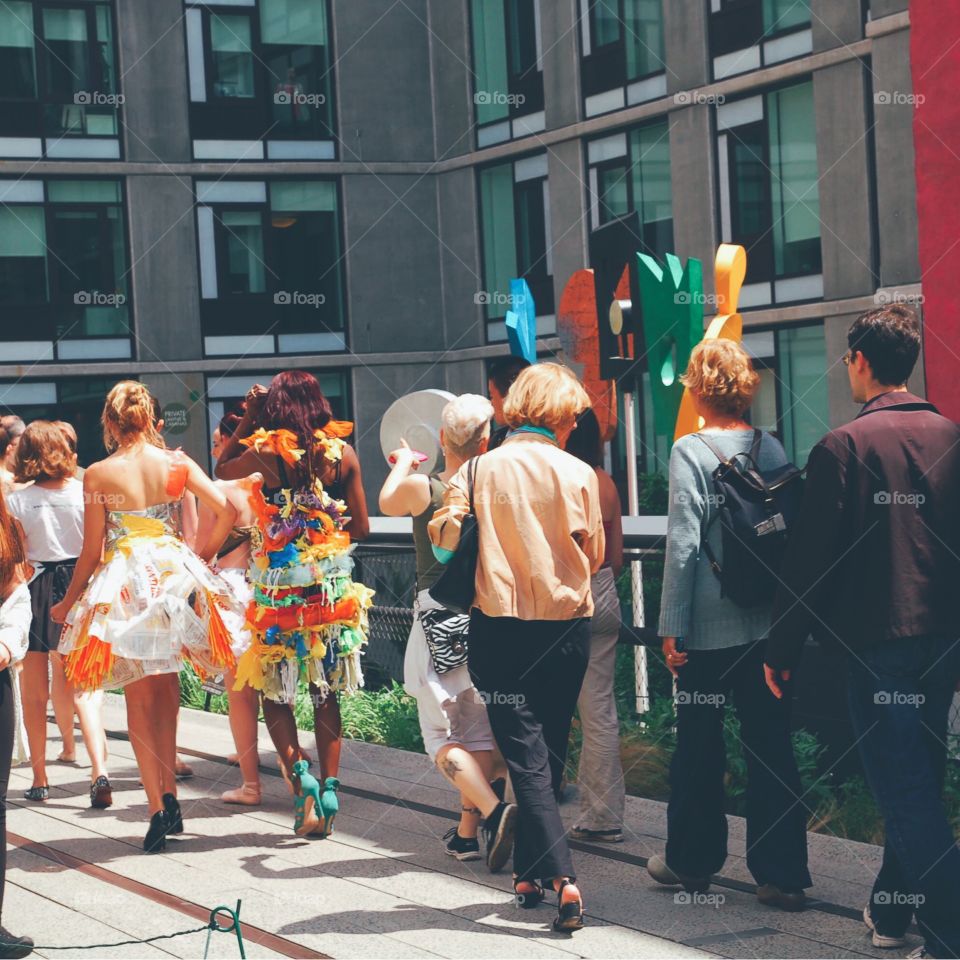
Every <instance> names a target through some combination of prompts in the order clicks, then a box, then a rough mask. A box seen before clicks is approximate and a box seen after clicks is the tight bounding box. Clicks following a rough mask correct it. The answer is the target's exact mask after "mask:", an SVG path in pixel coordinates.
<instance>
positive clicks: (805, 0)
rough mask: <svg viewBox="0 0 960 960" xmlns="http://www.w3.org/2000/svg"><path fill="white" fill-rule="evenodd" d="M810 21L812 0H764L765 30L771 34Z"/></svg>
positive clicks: (801, 25)
mask: <svg viewBox="0 0 960 960" xmlns="http://www.w3.org/2000/svg"><path fill="white" fill-rule="evenodd" d="M809 23H810V0H763V32H764V33H765V34H766V35H767V36H770V35H771V34H774V33H781V32H783V31H784V30H791V29H794V28H796V27H803V26H806V25H807V24H809Z"/></svg>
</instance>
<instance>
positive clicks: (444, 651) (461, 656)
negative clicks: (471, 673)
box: [419, 607, 470, 674]
mask: <svg viewBox="0 0 960 960" xmlns="http://www.w3.org/2000/svg"><path fill="white" fill-rule="evenodd" d="M419 616H420V626H422V627H423V634H424V636H425V637H426V638H427V647H428V649H429V650H430V659H431V660H432V661H433V669H434V670H436V671H437V673H440V674H443V673H449V672H450V671H451V670H454V669H456V668H457V667H462V666H463V665H464V664H465V663H466V662H467V629H468V628H469V626H470V615H469V614H466V613H452V612H451V611H450V610H447V609H446V607H437V608H435V609H432V610H421V611H420V613H419Z"/></svg>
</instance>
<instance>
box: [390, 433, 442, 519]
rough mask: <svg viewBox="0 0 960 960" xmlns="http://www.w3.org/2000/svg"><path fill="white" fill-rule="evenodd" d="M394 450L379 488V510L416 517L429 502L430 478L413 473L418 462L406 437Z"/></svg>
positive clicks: (400, 515) (392, 514) (395, 515)
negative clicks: (385, 475) (385, 476)
mask: <svg viewBox="0 0 960 960" xmlns="http://www.w3.org/2000/svg"><path fill="white" fill-rule="evenodd" d="M401 443H402V446H401V447H400V448H399V449H398V450H394V451H393V453H392V454H390V456H391V457H393V469H392V470H391V471H390V473H389V474H388V475H387V479H386V481H385V482H384V484H383V489H382V490H381V491H380V510H381V512H382V513H384V514H385V515H386V516H388V517H406V516H411V517H416V516H419V515H420V514H421V513H423V511H424V510H426V509H427V507H428V506H429V505H430V480H429V478H428V477H425V476H422V475H421V474H419V473H416V472H415V471H416V469H417V467H418V466H419V464H418V462H417V459H416V457H414V455H413V451H412V450H411V449H410V447H409V446H408V445H407V441H406V440H402V441H401Z"/></svg>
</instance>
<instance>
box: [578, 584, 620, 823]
mask: <svg viewBox="0 0 960 960" xmlns="http://www.w3.org/2000/svg"><path fill="white" fill-rule="evenodd" d="M592 587H593V605H594V611H593V618H592V619H591V621H590V663H589V665H588V666H587V673H586V676H584V678H583V686H582V687H581V688H580V699H579V700H578V701H577V709H578V710H579V711H580V725H581V727H582V729H583V751H582V752H581V754H580V772H579V775H578V777H577V782H578V784H579V788H580V815H579V817H578V819H577V826H578V827H580V828H581V829H584V830H620V829H622V828H623V806H624V797H625V789H624V784H623V767H622V766H621V764H620V720H619V718H618V717H617V703H616V697H615V696H614V690H613V682H614V671H615V667H616V660H617V637H618V636H619V634H620V603H619V601H618V600H617V588H616V583H615V582H614V577H613V571H612V570H611V569H610V567H603V568H602V569H600V570H598V571H597V573H595V574H594V576H593V581H592Z"/></svg>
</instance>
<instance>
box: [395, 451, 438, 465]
mask: <svg viewBox="0 0 960 960" xmlns="http://www.w3.org/2000/svg"><path fill="white" fill-rule="evenodd" d="M410 452H411V453H412V454H413V459H414V460H416V461H417V463H426V462H427V460H429V459H430V457H428V456H427V454H425V453H421V452H420V451H419V450H411V451H410ZM387 461H388V463H389V464H390V466H393V465H394V464H395V463H396V462H397V458H396V457H395V456H394V455H393V454H392V453H391V454H390V456H389V457H387Z"/></svg>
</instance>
